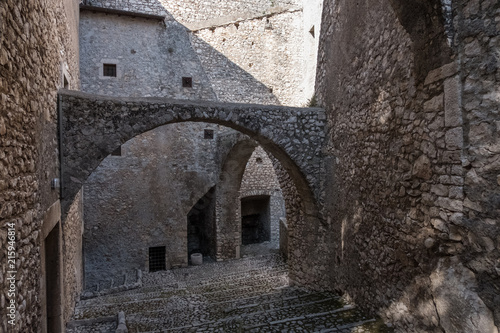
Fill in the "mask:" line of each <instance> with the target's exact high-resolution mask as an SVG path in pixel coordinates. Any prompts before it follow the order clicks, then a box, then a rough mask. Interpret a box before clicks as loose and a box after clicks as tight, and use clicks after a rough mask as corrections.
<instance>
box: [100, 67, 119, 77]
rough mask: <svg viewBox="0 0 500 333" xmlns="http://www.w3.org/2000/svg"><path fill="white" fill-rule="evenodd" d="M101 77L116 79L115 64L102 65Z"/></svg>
mask: <svg viewBox="0 0 500 333" xmlns="http://www.w3.org/2000/svg"><path fill="white" fill-rule="evenodd" d="M102 66H103V67H102V75H103V76H112V77H116V64H103V65H102Z"/></svg>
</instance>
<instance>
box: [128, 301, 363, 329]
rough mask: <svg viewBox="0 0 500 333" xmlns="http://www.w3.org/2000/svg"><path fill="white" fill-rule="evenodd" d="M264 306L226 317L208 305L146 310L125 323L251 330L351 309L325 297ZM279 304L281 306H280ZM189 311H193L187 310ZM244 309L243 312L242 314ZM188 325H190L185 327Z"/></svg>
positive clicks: (135, 326) (136, 326)
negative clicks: (180, 309)
mask: <svg viewBox="0 0 500 333" xmlns="http://www.w3.org/2000/svg"><path fill="white" fill-rule="evenodd" d="M272 305H273V304H272V303H268V304H267V305H266V304H264V305H263V308H258V307H248V308H243V311H238V313H235V314H227V313H224V311H219V312H217V311H216V310H214V308H213V307H212V306H211V305H210V306H208V307H207V306H202V307H199V308H197V309H186V311H185V312H183V313H176V314H175V315H173V314H172V313H168V314H166V313H163V312H162V311H154V312H153V311H149V312H147V313H144V312H143V313H140V314H135V313H134V314H128V315H127V320H128V325H129V327H130V328H132V329H135V330H137V331H139V332H142V331H155V330H160V329H163V330H174V331H183V330H184V329H186V330H191V329H195V330H202V329H207V330H211V329H213V328H215V327H226V326H228V325H230V326H231V325H233V322H238V323H240V324H241V325H243V326H246V327H249V328H251V327H253V326H255V323H264V324H257V325H261V326H264V325H265V324H267V323H269V322H274V321H282V320H285V321H287V320H289V318H297V317H300V316H306V315H313V314H317V313H321V314H331V313H334V312H335V311H337V312H340V311H350V310H353V309H354V307H353V306H347V307H343V306H342V304H341V303H340V302H339V300H338V298H325V299H321V300H314V301H308V302H307V301H306V300H303V301H302V302H295V303H292V304H287V303H282V304H275V306H274V307H273V306H272ZM279 305H281V307H279ZM189 310H192V311H189ZM245 310H246V311H245ZM186 322H188V323H190V325H185V323H186Z"/></svg>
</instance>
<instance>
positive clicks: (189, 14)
mask: <svg viewBox="0 0 500 333" xmlns="http://www.w3.org/2000/svg"><path fill="white" fill-rule="evenodd" d="M160 2H161V3H162V4H163V6H164V7H165V8H166V9H167V11H168V12H170V13H171V14H172V15H173V16H174V17H175V19H176V20H178V21H179V22H181V23H182V24H184V25H186V26H188V27H190V28H195V27H196V26H193V25H198V27H199V26H200V25H204V26H213V25H220V24H221V23H222V24H224V23H227V22H230V21H236V20H238V19H242V18H245V19H246V18H249V17H256V16H263V15H265V14H270V13H273V12H276V11H283V10H294V9H298V8H301V7H302V1H301V0H272V1H271V0H243V1H241V0H239V1H225V0H209V1H205V2H203V3H200V2H199V1H196V0H183V1H176V2H174V1H166V0H160Z"/></svg>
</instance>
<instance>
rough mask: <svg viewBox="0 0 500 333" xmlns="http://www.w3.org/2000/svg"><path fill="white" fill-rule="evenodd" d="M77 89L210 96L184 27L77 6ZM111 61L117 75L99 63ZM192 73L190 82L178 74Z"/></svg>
mask: <svg viewBox="0 0 500 333" xmlns="http://www.w3.org/2000/svg"><path fill="white" fill-rule="evenodd" d="M80 50H81V64H80V69H81V77H82V91H85V92H89V93H95V94H100V95H111V96H129V97H139V96H140V97H146V96H155V97H170V98H176V99H204V100H215V98H216V96H215V94H214V92H213V91H212V88H211V86H210V82H209V81H208V78H207V76H206V75H205V73H204V70H203V68H202V65H201V63H200V60H199V59H198V56H197V55H196V53H195V51H194V49H193V48H192V46H191V44H190V42H189V36H188V33H187V31H186V30H185V28H184V27H182V26H181V25H180V24H178V23H177V22H175V21H170V20H166V21H165V22H162V21H159V20H155V19H146V18H133V17H129V16H118V15H113V14H105V13H99V12H97V13H94V12H91V11H87V10H85V11H82V14H81V20H80ZM108 63H109V64H116V71H117V75H116V77H109V76H103V64H108ZM183 77H191V78H192V87H188V88H186V87H183V84H182V78H183Z"/></svg>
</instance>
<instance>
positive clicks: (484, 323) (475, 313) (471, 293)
mask: <svg viewBox="0 0 500 333" xmlns="http://www.w3.org/2000/svg"><path fill="white" fill-rule="evenodd" d="M430 279H431V285H432V293H433V296H434V303H435V304H436V309H437V311H438V313H439V318H440V323H439V324H440V326H441V327H443V329H444V330H445V331H446V332H471V333H498V329H497V327H496V326H495V322H494V320H493V314H492V312H491V310H490V309H488V307H487V306H486V305H485V304H484V302H483V301H482V300H481V298H480V297H479V295H478V294H477V293H476V292H475V290H476V289H477V286H478V284H477V281H476V277H475V275H474V273H473V272H472V271H471V270H469V269H467V268H466V267H464V266H463V265H462V264H461V263H460V261H459V260H458V258H456V257H454V258H450V259H448V258H445V259H441V260H440V261H439V264H438V266H437V267H436V270H435V271H433V272H432V274H431V275H430Z"/></svg>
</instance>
